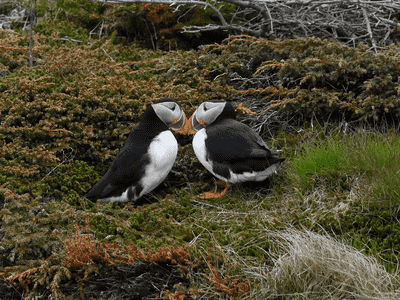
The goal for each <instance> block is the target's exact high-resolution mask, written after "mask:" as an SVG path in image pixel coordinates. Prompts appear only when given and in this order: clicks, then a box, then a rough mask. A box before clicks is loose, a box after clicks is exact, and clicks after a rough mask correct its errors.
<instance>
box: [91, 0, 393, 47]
mask: <svg viewBox="0 0 400 300" xmlns="http://www.w3.org/2000/svg"><path fill="white" fill-rule="evenodd" d="M90 1H95V2H100V3H104V4H131V3H153V4H169V5H173V6H178V7H179V6H183V5H192V6H202V7H204V8H205V9H207V8H208V9H211V10H212V11H213V12H214V13H215V14H216V16H218V19H219V22H220V23H219V24H208V25H206V26H200V25H193V26H184V27H183V32H188V33H197V32H206V31H212V30H227V31H230V32H232V33H234V34H238V33H244V34H248V35H252V36H257V37H266V38H268V37H278V38H289V37H293V36H304V37H310V36H316V37H319V38H321V39H331V40H338V41H341V42H343V43H346V44H349V45H351V46H355V45H356V44H358V43H360V42H363V43H366V44H371V46H372V48H373V49H374V50H375V51H376V49H377V48H378V46H377V45H388V44H391V43H398V42H400V34H398V36H397V37H394V38H391V36H394V35H393V33H394V32H396V30H398V28H399V27H400V24H399V23H397V22H395V21H393V20H392V19H394V18H396V17H397V19H399V18H400V2H398V1H394V0H382V1H373V0H326V1H324V0H308V1H307V0H253V1H243V0H226V1H219V0H90ZM223 3H230V4H234V5H236V6H237V9H236V11H235V13H234V14H232V15H223V13H222V10H221V7H222V6H223Z"/></svg>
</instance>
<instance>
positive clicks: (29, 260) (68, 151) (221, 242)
mask: <svg viewBox="0 0 400 300" xmlns="http://www.w3.org/2000/svg"><path fill="white" fill-rule="evenodd" d="M0 37H1V39H0V43H1V47H0V71H1V72H4V76H2V77H0V122H1V123H0V153H1V158H0V161H1V165H0V169H1V174H0V200H1V211H0V217H1V223H0V225H1V241H0V263H1V272H0V274H1V277H2V279H1V280H2V281H1V282H0V288H1V289H2V291H3V290H4V294H5V295H8V296H9V299H21V298H25V299H28V298H29V299H31V298H33V297H36V296H38V297H39V296H44V297H50V298H52V299H77V298H81V299H105V298H106V297H119V296H120V297H121V299H123V298H124V297H126V296H127V295H128V294H121V293H122V292H121V289H119V287H121V286H123V285H126V284H128V285H129V284H131V285H132V286H135V284H136V285H138V284H140V283H141V282H140V278H142V277H143V278H147V277H146V276H148V274H152V278H157V276H158V278H163V279H160V280H158V279H157V280H156V279H154V282H153V281H152V282H150V284H151V283H153V284H154V286H155V288H149V289H148V290H146V289H145V288H144V289H143V291H144V292H143V293H142V294H138V295H137V299H150V298H154V297H156V296H159V297H165V298H169V299H175V298H176V299H182V298H183V297H186V298H188V299H190V298H195V299H197V298H201V297H203V298H204V297H207V298H216V299H222V298H223V299H227V298H229V299H241V298H242V299H250V298H252V299H265V296H266V295H271V296H270V297H271V299H300V298H302V297H303V298H302V299H322V298H323V297H322V296H321V295H323V293H324V291H325V292H327V291H328V292H329V293H331V294H330V295H333V291H334V290H335V289H336V290H337V289H339V288H338V286H340V291H342V292H343V293H344V294H346V293H348V295H351V296H352V297H355V298H356V299H368V297H370V298H369V299H374V297H379V296H381V297H386V298H387V299H395V297H396V295H395V291H396V290H398V289H399V287H400V286H399V282H398V281H397V279H398V278H397V277H398V274H397V269H398V262H397V259H398V255H399V254H398V251H399V250H400V249H399V248H398V247H399V246H398V245H399V244H400V234H399V232H400V231H399V229H400V228H399V225H398V206H399V200H400V199H399V197H400V196H399V194H400V190H399V186H400V182H399V181H400V179H399V178H400V176H399V170H400V165H399V161H400V159H399V155H400V141H399V136H398V131H399V130H398V129H399V128H398V126H396V125H395V124H396V122H395V121H396V116H397V114H398V109H399V104H398V100H397V98H396V97H395V95H397V94H396V93H397V92H396V91H397V90H398V89H399V87H398V83H397V82H396V81H395V80H392V79H390V80H389V79H388V77H387V76H386V75H385V76H383V75H382V74H383V73H385V74H388V72H389V73H390V74H392V76H397V75H396V74H398V73H400V66H399V65H398V64H399V63H398V62H395V61H394V60H393V56H396V55H398V48H395V47H394V46H393V47H391V48H389V49H388V50H387V52H385V51H382V52H381V53H379V54H378V55H373V54H372V53H370V52H368V51H366V47H363V46H362V45H360V46H359V47H357V48H354V49H353V48H348V47H345V46H343V45H340V44H338V43H333V42H329V41H321V40H318V39H314V38H311V39H295V40H287V41H278V40H277V41H265V40H261V39H254V38H250V37H245V36H239V37H231V38H230V39H228V40H226V41H225V42H224V43H223V44H222V45H217V44H215V45H208V46H204V47H202V48H201V49H199V50H197V51H194V50H192V51H187V52H183V51H171V52H168V53H164V52H151V51H146V50H143V49H140V48H138V47H135V46H130V47H122V46H117V45H113V44H112V43H110V42H109V41H99V42H95V43H93V44H92V45H90V46H85V45H75V44H73V43H72V42H65V43H64V42H56V41H54V39H52V38H51V37H45V36H36V37H35V39H36V44H35V48H34V55H35V58H36V61H35V66H34V67H33V68H28V67H27V65H26V64H27V63H26V62H27V48H26V45H27V39H28V38H27V36H25V35H20V34H14V36H12V37H10V36H9V33H8V32H6V31H1V32H0ZM299 45H301V47H299ZM396 51H397V52H396ZM396 53H397V54H396ZM327 55H330V56H329V60H328V59H326V56H327ZM384 57H386V60H385V64H386V66H387V68H388V69H387V68H386V69H385V67H384V66H383V64H384V63H383V61H384V60H383V58H384ZM110 58H112V59H110ZM314 75H315V76H314ZM317 75H318V76H317ZM380 75H382V76H383V77H379V76H380ZM378 77H379V78H381V80H380V81H379V80H378V81H377V78H378ZM393 78H394V77H393ZM396 78H397V77H396ZM382 80H383V81H384V82H385V84H386V87H387V85H388V84H389V81H390V82H391V85H390V86H391V89H389V92H387V93H386V94H385V95H382V94H381V93H380V92H379V91H380V90H379V89H378V86H380V85H381V84H382ZM375 84H376V85H377V86H375V88H374V87H373V86H374V85H375ZM164 96H168V97H172V98H175V99H177V100H178V101H180V103H181V104H182V107H183V109H184V110H185V112H186V114H187V115H191V114H192V113H193V112H194V110H195V108H196V106H197V105H198V104H199V103H201V102H203V101H204V100H207V99H210V98H222V99H227V100H231V101H233V102H234V103H236V104H239V103H240V102H245V106H247V107H248V108H250V109H251V110H253V111H255V112H257V113H258V114H257V115H245V114H242V113H240V114H239V115H238V118H239V120H241V121H242V122H244V123H246V124H248V125H249V126H251V127H253V128H254V129H255V130H256V131H257V132H259V133H260V135H261V136H262V137H263V138H264V139H265V140H266V141H267V143H268V144H269V145H270V146H271V148H273V149H282V154H281V155H282V156H283V157H285V158H286V161H285V163H284V164H283V165H282V167H281V169H280V170H279V172H278V174H276V175H275V176H273V177H272V178H270V179H268V180H266V181H265V182H262V183H244V184H239V185H235V186H233V187H232V188H231V190H230V192H229V193H228V194H227V195H226V196H225V197H224V198H222V199H209V200H200V199H199V198H198V195H199V194H201V193H202V192H204V191H208V190H209V189H212V188H215V185H214V178H213V176H212V175H211V174H209V173H208V172H207V171H206V170H205V169H204V168H203V167H202V165H201V164H200V163H199V162H198V161H197V159H196V157H195V155H194V152H193V150H192V148H191V137H186V136H179V135H176V137H177V139H178V142H179V144H180V150H179V153H178V157H177V160H176V163H175V165H174V167H173V169H172V171H171V173H170V175H169V176H168V177H167V179H166V180H165V181H164V182H163V183H162V184H161V185H160V187H159V188H157V189H156V190H154V191H153V192H152V193H151V194H150V195H148V196H146V197H143V199H142V200H141V203H140V204H141V205H139V206H134V205H133V204H131V203H127V204H118V203H108V204H103V203H100V202H99V203H92V202H90V201H88V200H87V199H84V198H81V197H80V196H82V195H83V194H84V193H85V192H86V191H87V190H88V189H89V188H90V187H91V186H92V185H93V184H94V183H95V182H96V181H97V180H98V179H99V178H100V177H101V176H102V175H103V174H104V172H105V170H106V169H107V168H108V166H109V164H110V162H111V161H112V159H113V157H114V156H115V154H116V153H117V151H118V149H120V148H121V147H122V145H123V143H124V141H125V139H126V137H127V135H128V134H129V132H130V131H131V130H132V128H134V127H135V125H136V124H137V122H138V121H139V119H140V115H141V113H142V112H143V109H144V107H145V105H146V104H147V103H149V102H151V101H153V100H155V99H158V98H161V97H164ZM361 100H366V102H363V101H361ZM360 117H361V118H364V119H365V120H364V121H363V122H359V121H357V122H356V121H355V120H357V119H359V118H360ZM304 119H306V120H307V121H306V122H304ZM374 119H377V120H378V121H379V122H380V123H381V125H380V126H375V125H374V124H373V120H374ZM393 124H394V125H393ZM397 124H398V123H397ZM288 233H289V236H288ZM290 235H291V237H290ZM329 235H331V236H334V237H336V239H337V240H336V242H335V243H336V245H339V246H338V248H337V249H336V248H335V249H336V250H333V248H332V247H331V244H330V243H329V242H328V241H332V239H331V238H330V237H328V236H329ZM318 237H320V240H321V241H325V242H321V243H317V242H315V240H316V239H318ZM304 241H305V244H306V245H307V243H308V242H310V241H312V242H310V246H309V248H308V250H309V251H308V252H307V251H306V248H307V247H305V248H303V246H301V247H300V246H299V247H297V246H296V247H295V246H293V245H295V244H296V243H298V245H303V244H302V243H303V242H304ZM345 245H350V246H345ZM329 247H330V248H329ZM353 247H354V248H353ZM318 249H319V250H321V249H322V250H324V249H326V250H329V249H331V250H332V257H334V258H335V263H336V262H337V260H336V259H337V258H338V257H343V260H342V261H339V265H340V264H343V265H345V266H347V268H345V269H344V270H346V271H348V272H343V273H341V274H339V273H335V272H333V271H332V270H331V269H329V267H330V265H324V268H325V269H323V268H322V266H321V268H320V269H318V268H317V267H316V265H318V264H317V263H314V260H313V255H318V253H320V252H318V251H319V250H318ZM356 249H358V250H356ZM317 250H318V251H317ZM322 252H324V251H322ZM325 252H326V251H325ZM328 252H329V251H328ZM293 253H297V254H298V253H302V255H299V256H296V255H294V254H293ZM338 253H339V254H338ZM354 253H356V254H357V255H356V257H357V259H358V260H357V262H360V263H359V264H351V259H354V257H355V256H354V255H355V254H354ZM303 254H304V255H305V256H303ZM306 254H307V255H308V256H307V255H306ZM344 254H346V255H344ZM353 254H354V255H353ZM365 255H367V257H368V258H365ZM288 257H293V258H294V259H293V260H292V261H289V262H288V261H287V260H285V259H286V258H288ZM303 257H307V259H309V260H310V263H308V260H307V259H306V263H303V262H304V261H302V258H303ZM297 258H299V259H297ZM300 258H301V259H300ZM369 258H371V259H372V258H375V260H374V259H372V260H371V259H369ZM346 259H348V260H346ZM366 262H367V263H368V264H369V265H370V266H371V267H370V268H369V269H368V268H367V269H365V270H370V271H369V272H370V276H371V278H372V277H373V276H375V277H373V278H375V279H376V280H375V279H374V280H371V281H370V282H369V284H370V286H367V285H360V286H359V289H347V288H348V287H346V285H345V284H343V283H346V282H348V280H353V281H354V282H359V280H362V279H363V278H361V277H360V278H356V279H354V278H355V275H354V274H355V273H354V271H355V272H356V273H357V272H367V271H365V270H364V269H362V270H361V269H358V268H361V265H363V264H365V263H366ZM154 266H157V268H154ZM332 266H333V268H334V267H335V266H336V264H332ZM382 266H384V267H385V268H386V269H383V268H382ZM155 269H162V270H165V271H163V272H161V273H160V274H159V275H156V271H155ZM290 270H291V271H290ZM372 270H374V271H372ZM376 270H378V271H376ZM296 272H297V273H296ZM146 274H147V275H146ZM166 274H170V275H171V276H170V277H168V280H165V281H164V279H165V278H167V277H165V275H166ZM327 274H328V275H327ZM349 274H350V275H351V277H346V276H347V275H349ZM278 275H279V276H278ZM303 275H304V276H303ZM350 275H349V276H350ZM302 276H303V277H302ZM324 276H328V277H329V278H328V279H329V280H328V279H327V278H326V277H324ZM368 276H369V275H368ZM126 278H138V279H137V280H136V281H129V280H132V279H129V280H128V281H127V279H126ZM156 281H157V282H156ZM165 282H168V284H166V283H165ZM282 282H283V283H285V284H281V283H282ZM379 282H380V283H382V284H381V285H379V284H378V283H379ZM164 283H165V286H164ZM383 283H384V284H383ZM154 286H153V287H154ZM313 286H317V287H318V290H314V292H313V293H311V291H313ZM318 293H319V294H318ZM312 295H314V297H315V298H312ZM131 296H132V295H131ZM325 296H326V295H324V297H325ZM318 297H319V298H318ZM332 297H333V296H332ZM335 297H337V298H334V297H333V298H332V299H340V297H341V296H340V295H338V296H335ZM363 297H364V298H363ZM386 298H380V299H386ZM130 299H132V298H130ZM377 299H378V298H377Z"/></svg>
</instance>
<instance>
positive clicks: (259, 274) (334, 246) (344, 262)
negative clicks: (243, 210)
mask: <svg viewBox="0 0 400 300" xmlns="http://www.w3.org/2000/svg"><path fill="white" fill-rule="evenodd" d="M262 234H263V235H264V236H265V238H266V239H270V240H273V241H274V244H273V245H274V246H273V248H272V249H270V251H269V252H268V255H270V256H271V258H272V259H273V261H274V266H273V268H270V267H267V266H263V267H259V268H248V269H247V270H244V272H247V273H248V274H249V275H250V276H252V277H253V278H254V279H255V280H257V281H259V282H260V289H259V290H258V291H257V292H256V293H255V295H254V299H266V298H267V299H310V300H311V299H316V300H317V299H318V300H323V299H331V300H336V299H360V300H361V299H362V300H364V299H365V300H367V299H370V300H372V299H399V294H398V292H396V289H398V288H399V287H400V282H399V281H398V280H397V279H396V275H398V274H389V273H388V272H386V270H385V269H384V268H383V266H382V265H380V264H379V263H378V262H377V260H376V259H375V258H374V257H371V256H365V255H364V254H362V253H361V252H360V251H358V250H356V249H355V248H353V247H351V246H348V245H347V244H346V242H342V241H339V240H337V239H334V238H332V237H330V236H328V235H321V234H317V233H314V232H311V231H308V230H305V231H304V232H303V231H299V230H296V229H294V228H288V229H286V230H284V231H269V230H266V231H265V232H263V233H262ZM279 297H281V298H279Z"/></svg>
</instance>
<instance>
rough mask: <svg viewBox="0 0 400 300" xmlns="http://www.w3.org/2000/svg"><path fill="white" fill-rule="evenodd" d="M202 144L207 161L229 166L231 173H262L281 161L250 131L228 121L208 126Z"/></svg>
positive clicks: (244, 126) (243, 125) (245, 126)
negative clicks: (206, 151) (206, 154)
mask: <svg viewBox="0 0 400 300" xmlns="http://www.w3.org/2000/svg"><path fill="white" fill-rule="evenodd" d="M205 143H206V148H207V150H208V155H209V158H210V159H211V160H213V161H214V162H216V165H220V164H219V163H222V164H226V165H229V166H230V168H231V169H232V171H233V172H235V173H243V172H252V171H262V170H265V169H266V168H268V167H269V166H270V165H273V164H275V163H280V162H282V161H283V160H284V159H283V158H279V157H276V153H274V152H272V151H271V150H270V149H268V146H267V144H266V143H265V142H264V141H263V139H262V138H261V137H260V136H259V135H258V134H257V133H256V132H255V131H254V130H252V129H251V128H250V127H248V126H247V125H245V124H242V123H240V122H238V121H236V120H232V119H224V120H222V121H220V122H218V123H216V124H213V125H210V126H208V127H207V138H206V140H205Z"/></svg>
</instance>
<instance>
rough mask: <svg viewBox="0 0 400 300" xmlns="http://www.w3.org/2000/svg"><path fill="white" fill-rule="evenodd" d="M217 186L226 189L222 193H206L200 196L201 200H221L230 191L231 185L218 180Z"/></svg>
mask: <svg viewBox="0 0 400 300" xmlns="http://www.w3.org/2000/svg"><path fill="white" fill-rule="evenodd" d="M217 184H218V185H221V186H223V187H225V189H224V190H223V191H222V192H216V191H209V192H205V193H203V194H202V195H201V196H200V199H211V198H213V199H219V198H221V197H223V196H224V195H225V194H226V192H227V191H228V189H229V185H228V184H227V183H226V182H225V181H223V180H218V181H217Z"/></svg>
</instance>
